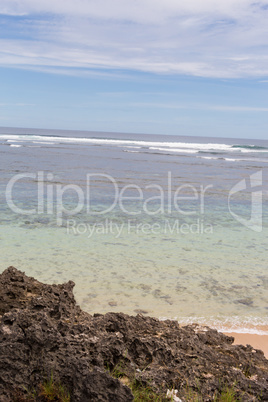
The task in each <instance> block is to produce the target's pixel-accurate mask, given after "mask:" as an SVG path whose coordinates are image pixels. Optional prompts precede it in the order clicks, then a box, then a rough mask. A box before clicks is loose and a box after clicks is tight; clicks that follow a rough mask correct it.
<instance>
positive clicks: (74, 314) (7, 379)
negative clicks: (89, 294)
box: [0, 267, 268, 402]
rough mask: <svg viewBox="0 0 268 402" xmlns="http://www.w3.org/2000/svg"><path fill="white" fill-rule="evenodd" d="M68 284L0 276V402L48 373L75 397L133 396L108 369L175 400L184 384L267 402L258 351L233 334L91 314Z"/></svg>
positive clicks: (11, 272) (266, 372)
mask: <svg viewBox="0 0 268 402" xmlns="http://www.w3.org/2000/svg"><path fill="white" fill-rule="evenodd" d="M73 286H74V283H73V282H68V283H67V284H64V285H45V284H42V283H40V282H38V281H36V280H35V279H33V278H29V277H27V276H26V275H24V274H23V273H22V272H20V271H18V270H16V269H15V268H12V267H10V268H8V269H7V270H6V271H4V272H3V274H2V275H0V312H1V314H2V318H1V325H0V341H1V350H0V400H1V401H3V402H5V401H13V400H14V399H12V398H13V396H12V395H14V392H18V391H21V392H24V391H25V388H26V389H29V390H30V389H32V388H36V387H38V386H39V384H40V383H42V382H43V381H44V379H46V378H49V377H50V376H51V373H53V378H54V379H55V380H57V381H60V382H61V384H63V385H64V386H65V388H67V389H68V390H69V392H70V394H71V400H72V401H74V402H80V401H85V402H86V401H114V402H120V401H122V402H127V401H131V400H133V397H132V394H131V391H130V390H129V388H128V387H126V386H124V385H123V384H122V382H120V381H119V380H117V379H115V378H113V377H112V376H111V375H110V372H111V371H113V370H114V369H115V368H116V370H117V371H120V375H122V376H125V377H128V378H136V380H137V381H138V382H139V383H140V384H143V385H150V387H151V388H153V389H154V390H155V391H156V392H158V393H159V394H160V395H165V394H166V392H167V390H168V389H177V390H178V393H177V396H179V397H180V398H181V400H185V399H184V396H185V395H186V393H187V392H188V391H189V389H191V390H192V391H191V392H195V391H196V392H197V391H198V392H199V393H200V394H201V395H202V398H203V401H211V400H213V399H214V397H215V396H216V395H217V393H219V392H220V391H221V390H222V388H224V387H226V386H229V387H231V386H233V388H234V389H235V390H236V392H237V396H239V397H240V398H241V400H242V401H254V400H256V401H257V400H263V401H267V400H268V361H267V360H266V359H265V357H264V355H263V353H262V352H261V351H259V350H254V349H253V348H252V347H250V346H247V347H244V346H241V345H236V346H234V345H232V343H233V338H232V337H228V336H225V335H223V334H221V333H218V332H217V331H215V330H212V329H209V328H204V327H198V326H194V325H191V326H187V327H180V326H179V324H178V323H177V322H175V321H159V320H157V319H155V318H151V317H144V316H142V315H137V316H136V317H130V316H128V315H126V314H122V313H120V314H116V313H108V314H105V315H102V314H95V315H94V316H92V315H90V314H87V313H85V312H83V311H81V309H80V308H79V307H78V306H77V305H76V303H75V300H74V296H73V293H72V289H73ZM108 369H109V370H110V371H109V370H108ZM257 398H258V399H257Z"/></svg>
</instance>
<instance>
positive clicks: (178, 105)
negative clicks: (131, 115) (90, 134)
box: [131, 102, 268, 113]
mask: <svg viewBox="0 0 268 402" xmlns="http://www.w3.org/2000/svg"><path fill="white" fill-rule="evenodd" d="M131 105H132V106H135V107H142V108H144V107H149V108H151V107H152V108H160V109H178V110H179V109H189V110H194V109H197V110H207V111H218V112H247V113H256V112H257V113H260V112H266V113H267V112H268V107H252V106H234V105H209V104H203V103H202V104H199V103H196V104H195V103H190V104H187V103H166V102H163V103H161V102H133V103H131Z"/></svg>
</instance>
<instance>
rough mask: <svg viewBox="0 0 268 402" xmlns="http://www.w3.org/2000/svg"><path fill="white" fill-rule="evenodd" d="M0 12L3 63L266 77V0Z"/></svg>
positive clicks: (79, 2)
mask: <svg viewBox="0 0 268 402" xmlns="http://www.w3.org/2000/svg"><path fill="white" fill-rule="evenodd" d="M1 14H2V19H4V20H5V16H6V17H7V18H11V19H12V21H9V24H10V27H12V29H11V28H10V29H8V26H5V27H4V28H5V31H4V35H3V39H2V40H1V41H0V65H2V66H18V67H19V66H24V68H25V67H27V66H29V68H35V69H37V70H38V69H39V70H40V69H42V68H43V70H46V71H49V72H51V73H60V72H61V73H63V74H74V71H71V70H70V69H71V68H74V69H75V68H77V69H78V70H77V71H76V73H75V74H81V75H83V74H86V72H85V70H86V69H87V70H90V69H101V70H108V69H109V70H114V71H116V70H136V71H143V72H153V73H157V74H186V75H193V76H202V77H215V78H216V77H221V78H237V77H261V78H265V77H266V76H268V54H267V48H268V24H267V17H268V0H259V1H258V2H256V1H254V0H225V1H224V2H221V1H215V0H203V1H200V0H188V1H187V2H179V1H177V0H136V1H135V2H134V1H133V0H113V1H110V0H99V1H98V2H96V1H95V0H88V1H84V0H64V1H63V0H57V1H55V0H38V1H36V0H21V1H20V2H18V1H15V0H1V3H0V17H1ZM10 16H14V17H10ZM15 16H20V18H16V17H15ZM23 16H24V17H23ZM79 69H80V71H79ZM81 69H82V70H83V69H84V71H82V70H81Z"/></svg>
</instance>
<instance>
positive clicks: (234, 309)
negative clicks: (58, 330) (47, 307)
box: [0, 128, 268, 334]
mask: <svg viewBox="0 0 268 402" xmlns="http://www.w3.org/2000/svg"><path fill="white" fill-rule="evenodd" d="M0 154H1V158H0V170H1V180H0V200H1V202H0V241H1V243H0V244H1V271H3V270H4V269H5V268H7V267H8V266H10V265H13V266H15V267H16V268H18V269H20V270H22V271H24V272H25V273H26V274H27V275H30V276H33V277H35V278H36V279H38V280H39V281H42V282H46V283H63V282H66V281H68V280H73V281H74V282H75V284H76V286H75V288H74V293H75V297H76V300H77V302H78V304H80V306H81V307H82V308H83V309H84V310H86V311H88V312H89V313H96V312H98V313H105V312H108V311H114V312H119V311H122V312H124V313H128V314H131V315H133V314H137V313H142V314H144V315H151V316H155V317H158V318H160V319H164V318H169V319H175V320H178V321H179V322H181V323H182V324H187V323H193V322H197V323H200V324H206V325H210V326H213V327H215V328H217V329H219V330H222V331H225V332H248V333H256V334H268V317H267V315H268V272H267V247H268V208H267V201H268V180H267V179H268V141H261V140H256V139H252V140H248V139H247V140H243V139H228V138H204V137H183V136H166V135H163V136H159V135H141V134H139V135H138V134H127V133H99V132H82V131H64V130H38V129H15V128H13V129H11V128H1V129H0Z"/></svg>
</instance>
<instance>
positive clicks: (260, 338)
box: [226, 332, 268, 359]
mask: <svg viewBox="0 0 268 402" xmlns="http://www.w3.org/2000/svg"><path fill="white" fill-rule="evenodd" d="M226 335H228V336H233V337H234V338H235V341H234V345H244V346H246V345H251V346H252V347H253V348H254V349H261V350H262V351H263V353H264V355H265V357H266V358H267V359H268V335H256V334H241V333H236V332H232V333H230V332H229V333H226Z"/></svg>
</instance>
